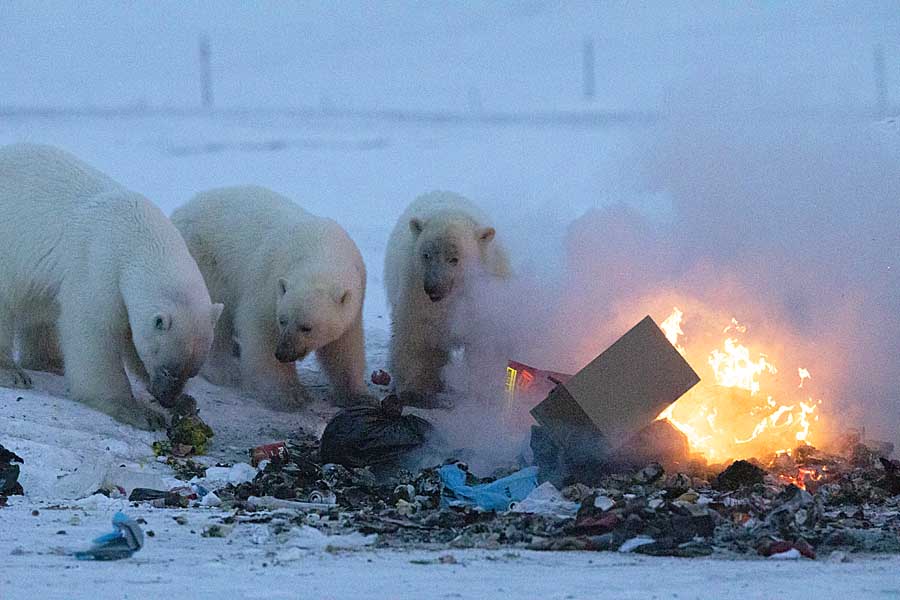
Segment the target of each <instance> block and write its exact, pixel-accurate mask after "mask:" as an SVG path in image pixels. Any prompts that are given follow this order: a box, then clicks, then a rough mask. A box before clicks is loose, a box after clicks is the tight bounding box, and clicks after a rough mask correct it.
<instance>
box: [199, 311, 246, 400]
mask: <svg viewBox="0 0 900 600" xmlns="http://www.w3.org/2000/svg"><path fill="white" fill-rule="evenodd" d="M200 372H201V373H202V375H203V378H204V379H206V380H207V381H209V382H210V383H214V384H216V385H221V386H225V387H239V386H240V384H241V372H240V365H239V363H238V361H237V358H236V357H235V356H234V317H233V316H232V315H231V311H230V310H229V308H228V306H226V307H225V308H224V310H223V311H222V316H220V317H219V320H218V321H216V331H215V335H214V337H213V343H212V347H211V348H210V350H209V356H208V357H207V358H206V362H205V363H203V367H202V368H201V370H200Z"/></svg>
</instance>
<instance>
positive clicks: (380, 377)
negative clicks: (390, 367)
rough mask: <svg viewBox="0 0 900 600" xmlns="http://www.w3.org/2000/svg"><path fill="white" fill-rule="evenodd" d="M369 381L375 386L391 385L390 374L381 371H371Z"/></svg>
mask: <svg viewBox="0 0 900 600" xmlns="http://www.w3.org/2000/svg"><path fill="white" fill-rule="evenodd" d="M371 379H372V383H374V384H375V385H381V386H388V385H390V384H391V374H390V373H388V372H387V371H385V370H383V369H378V370H377V371H372V377H371Z"/></svg>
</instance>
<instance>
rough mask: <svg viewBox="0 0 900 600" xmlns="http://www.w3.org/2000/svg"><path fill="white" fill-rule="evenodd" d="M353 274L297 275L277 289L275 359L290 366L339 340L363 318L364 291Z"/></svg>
mask: <svg viewBox="0 0 900 600" xmlns="http://www.w3.org/2000/svg"><path fill="white" fill-rule="evenodd" d="M355 279H356V278H355V277H354V276H353V275H352V274H341V273H327V272H326V273H308V272H297V273H293V274H290V275H286V276H284V277H279V278H278V281H277V284H276V289H275V297H276V301H275V327H276V329H277V332H278V343H277V345H276V347H275V349H274V351H275V358H276V359H278V360H279V361H280V362H284V363H288V362H294V361H295V360H300V359H302V358H303V357H304V356H306V355H307V354H309V353H310V352H313V351H314V350H317V349H318V348H321V347H322V346H325V345H327V344H329V343H331V342H333V341H335V340H336V339H338V338H339V337H341V335H342V334H343V333H344V332H345V331H346V330H347V327H348V326H349V325H350V324H351V323H352V322H353V320H354V319H355V318H357V316H358V315H359V311H360V308H361V306H362V296H363V292H362V289H361V287H360V285H359V283H357V282H356V281H355Z"/></svg>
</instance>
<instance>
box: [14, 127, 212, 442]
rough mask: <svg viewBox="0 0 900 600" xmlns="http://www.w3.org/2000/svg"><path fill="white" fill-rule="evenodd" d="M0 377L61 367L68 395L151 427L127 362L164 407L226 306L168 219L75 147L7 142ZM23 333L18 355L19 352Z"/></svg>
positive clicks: (156, 417)
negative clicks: (213, 297)
mask: <svg viewBox="0 0 900 600" xmlns="http://www.w3.org/2000/svg"><path fill="white" fill-rule="evenodd" d="M0 214H2V215H5V218H3V219H0V240H3V245H2V248H0V281H2V282H3V285H2V286H0V385H3V386H6V387H21V388H25V387H31V378H30V377H29V375H28V374H27V373H26V372H25V371H24V370H23V368H28V369H33V370H42V371H55V372H59V371H60V370H64V371H65V376H66V380H67V383H68V387H69V393H70V394H71V395H72V396H73V397H74V398H75V399H77V400H80V401H82V402H84V403H85V404H88V405H89V406H91V407H93V408H96V409H98V410H101V411H103V412H105V413H107V414H109V415H111V416H113V417H114V418H116V419H118V420H119V421H122V422H124V423H129V424H131V425H135V426H137V427H142V428H153V427H158V426H161V425H163V424H164V423H165V418H164V416H163V415H162V414H161V413H158V412H156V411H155V410H150V409H148V408H145V407H143V406H141V404H140V403H138V402H137V401H136V400H135V399H134V397H133V396H132V392H131V384H130V382H129V379H128V376H127V374H126V370H125V366H127V367H128V370H129V371H131V372H132V374H133V375H135V376H136V377H137V378H138V379H140V380H142V381H143V382H144V383H145V384H146V385H147V388H148V390H149V391H150V393H151V394H152V395H153V396H154V397H156V398H157V400H159V402H160V404H162V405H163V406H171V404H172V403H174V401H175V400H176V398H177V397H178V396H179V395H180V394H181V391H182V389H183V387H184V385H185V382H186V381H187V380H188V378H190V377H193V376H194V375H196V374H197V373H198V372H199V370H200V366H201V365H202V364H203V362H204V360H205V359H206V355H207V353H208V352H209V348H210V345H211V344H212V340H213V327H214V324H215V322H216V319H217V318H218V316H219V314H220V312H221V310H222V307H221V305H213V304H212V303H211V302H210V298H209V293H208V292H207V290H206V286H205V285H204V283H203V277H202V276H201V274H200V271H199V270H198V269H197V265H196V263H195V262H194V260H193V259H192V258H191V255H190V254H189V253H188V249H187V247H186V246H185V244H184V240H182V238H181V236H180V235H179V233H178V231H177V230H176V229H175V227H174V226H173V225H172V223H171V221H169V219H167V218H166V216H165V215H164V214H163V213H162V212H161V211H160V210H159V209H158V208H157V207H156V206H154V205H153V204H151V203H150V202H149V201H148V200H147V199H146V198H144V197H142V196H140V195H138V194H135V193H133V192H130V191H128V190H126V189H125V188H123V187H122V186H120V185H119V184H117V183H115V182H114V181H113V180H111V179H110V178H109V177H107V176H106V175H103V174H102V173H100V172H98V171H96V170H94V169H93V168H91V167H90V166H88V165H86V164H84V163H83V162H81V161H79V160H78V159H77V158H75V157H74V156H72V155H70V154H68V153H66V152H63V151H62V150H59V149H56V148H52V147H49V146H38V145H31V144H17V145H13V146H6V147H4V148H0ZM16 342H18V346H19V357H20V361H19V364H17V363H16V362H15V360H14V347H15V345H16Z"/></svg>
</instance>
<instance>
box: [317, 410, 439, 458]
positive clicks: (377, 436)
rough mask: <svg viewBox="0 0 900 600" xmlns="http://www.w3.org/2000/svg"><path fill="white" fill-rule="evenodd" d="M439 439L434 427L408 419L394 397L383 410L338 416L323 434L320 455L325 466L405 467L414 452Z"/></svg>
mask: <svg viewBox="0 0 900 600" xmlns="http://www.w3.org/2000/svg"><path fill="white" fill-rule="evenodd" d="M435 439H436V435H435V432H434V427H433V426H432V425H431V423H429V422H428V421H426V420H425V419H422V418H421V417H417V416H415V415H404V414H403V401H402V400H401V399H400V398H399V397H397V396H396V395H391V396H388V397H387V398H385V399H384V400H383V401H382V402H381V405H380V406H368V405H366V406H354V407H352V408H347V409H344V410H342V411H341V412H339V413H338V414H337V415H335V417H334V418H333V419H332V420H331V422H330V423H328V425H327V426H326V427H325V432H324V433H323V434H322V441H321V444H320V447H319V455H320V458H321V460H322V462H323V463H336V464H340V465H343V466H345V467H366V466H374V465H386V464H391V463H396V464H405V463H406V462H407V460H408V459H409V456H410V454H411V453H412V452H413V451H415V450H418V449H420V448H422V447H423V446H426V445H428V444H430V443H432V442H433V441H434V440H435Z"/></svg>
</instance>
